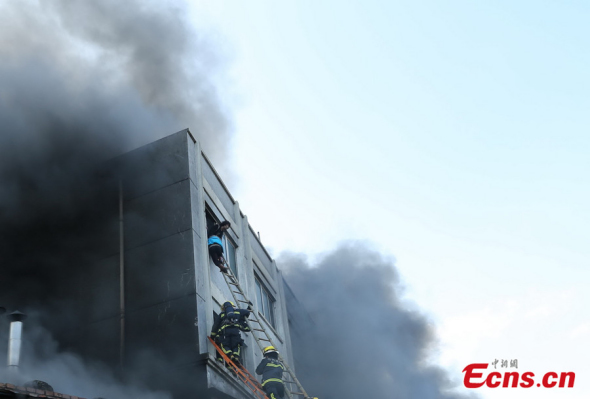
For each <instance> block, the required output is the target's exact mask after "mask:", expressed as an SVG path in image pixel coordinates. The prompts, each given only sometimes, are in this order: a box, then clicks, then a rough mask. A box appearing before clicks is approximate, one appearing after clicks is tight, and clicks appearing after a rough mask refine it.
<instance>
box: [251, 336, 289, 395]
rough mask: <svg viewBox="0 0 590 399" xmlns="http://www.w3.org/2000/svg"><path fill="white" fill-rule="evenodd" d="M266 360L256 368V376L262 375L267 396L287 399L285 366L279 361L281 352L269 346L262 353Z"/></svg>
mask: <svg viewBox="0 0 590 399" xmlns="http://www.w3.org/2000/svg"><path fill="white" fill-rule="evenodd" d="M262 354H263V355H264V359H262V361H261V362H260V364H259V365H258V367H256V374H258V375H260V374H262V388H263V389H264V392H266V396H267V397H269V398H271V399H279V398H284V397H285V385H284V384H283V371H285V366H283V363H281V362H280V361H279V352H278V351H277V350H276V348H275V347H274V346H267V347H266V348H264V350H263V351H262Z"/></svg>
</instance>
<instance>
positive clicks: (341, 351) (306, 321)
mask: <svg viewBox="0 0 590 399" xmlns="http://www.w3.org/2000/svg"><path fill="white" fill-rule="evenodd" d="M278 263H279V264H280V265H281V266H282V268H283V269H284V270H285V279H286V281H287V283H288V285H289V286H290V287H291V289H292V290H293V292H294V294H295V297H296V298H298V301H299V302H300V304H299V303H297V300H295V299H294V297H293V296H289V295H288V296H287V298H288V308H289V312H290V316H291V317H294V318H296V319H297V321H295V320H294V323H293V324H300V325H303V327H301V326H300V327H299V328H297V330H295V331H293V332H292V340H293V352H294V355H295V360H296V365H297V375H298V377H299V378H300V379H301V381H302V383H303V384H304V387H305V389H306V390H307V392H308V393H309V394H311V395H312V396H318V397H320V398H322V399H349V398H350V399H353V398H388V399H389V398H391V399H415V398H420V399H458V398H465V397H466V396H465V395H461V394H457V393H453V392H452V389H453V388H454V387H453V384H452V382H451V380H450V379H449V376H448V375H447V374H446V373H445V372H444V371H443V370H442V369H441V368H439V367H435V366H432V365H429V364H428V363H427V358H428V356H429V355H430V353H431V351H432V350H433V348H434V346H435V342H436V340H435V336H434V331H433V328H432V326H431V325H430V324H429V322H428V320H427V319H426V318H425V316H423V315H422V314H420V313H419V312H417V311H412V310H408V308H407V307H406V306H405V305H404V304H403V303H402V301H401V300H400V296H401V292H402V287H401V284H400V279H399V274H398V272H397V269H396V267H395V262H394V260H393V259H391V258H386V257H384V256H383V255H381V254H380V253H378V252H376V251H374V250H371V249H369V247H368V246H367V244H366V243H362V242H349V243H346V244H343V245H341V246H340V247H338V248H337V249H336V250H334V251H332V252H330V253H328V254H327V255H326V256H324V257H323V259H322V260H321V261H319V263H318V264H317V265H314V266H310V265H309V264H308V262H307V260H306V259H305V258H304V257H303V256H301V255H294V254H284V255H282V256H281V258H280V260H279V262H278ZM289 298H290V299H289ZM301 305H303V308H305V309H306V310H307V311H308V313H309V314H308V316H305V315H304V314H303V312H301V309H302V307H301Z"/></svg>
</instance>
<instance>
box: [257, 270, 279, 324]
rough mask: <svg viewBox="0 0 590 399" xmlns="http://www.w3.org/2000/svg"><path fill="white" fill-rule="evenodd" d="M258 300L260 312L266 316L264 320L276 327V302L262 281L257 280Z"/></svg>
mask: <svg viewBox="0 0 590 399" xmlns="http://www.w3.org/2000/svg"><path fill="white" fill-rule="evenodd" d="M256 299H257V304H258V310H259V311H260V313H262V314H263V315H264V318H265V319H266V320H268V322H269V323H270V324H271V326H273V327H274V326H275V310H274V306H275V300H274V298H273V297H272V295H270V293H269V292H268V290H267V289H266V288H265V287H264V286H263V285H262V283H261V282H260V280H258V278H256Z"/></svg>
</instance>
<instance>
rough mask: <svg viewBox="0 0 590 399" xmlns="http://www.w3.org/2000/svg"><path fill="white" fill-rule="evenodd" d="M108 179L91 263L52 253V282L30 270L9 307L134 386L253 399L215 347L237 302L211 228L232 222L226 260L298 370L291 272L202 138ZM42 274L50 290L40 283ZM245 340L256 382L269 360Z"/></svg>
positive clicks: (145, 156)
mask: <svg viewBox="0 0 590 399" xmlns="http://www.w3.org/2000/svg"><path fill="white" fill-rule="evenodd" d="M104 175H105V176H110V177H109V178H107V179H106V181H102V180H100V179H99V180H100V181H99V180H97V181H96V185H97V186H96V187H99V190H100V191H99V192H102V190H104V192H105V195H104V198H105V204H104V208H105V209H103V210H102V211H101V212H102V213H101V215H103V214H104V215H105V217H104V221H102V222H100V223H98V225H100V226H98V225H97V224H96V223H95V221H94V220H93V222H92V223H86V224H81V225H82V226H83V228H80V229H79V231H80V234H81V235H85V236H86V235H87V236H88V237H85V239H84V240H80V242H84V243H85V244H84V245H87V246H88V243H90V245H89V246H88V248H86V247H84V248H83V250H77V251H76V252H75V253H76V254H80V253H84V254H88V256H85V257H84V259H81V258H80V256H70V255H69V254H68V249H69V248H71V246H72V245H76V241H73V242H69V243H68V245H69V247H67V248H61V247H60V248H55V249H52V251H53V252H52V253H58V254H59V259H58V261H56V262H53V263H52V264H51V270H50V272H49V273H47V271H48V265H44V264H39V265H37V264H30V265H27V268H28V269H27V270H26V273H21V274H14V275H13V280H14V284H13V285H12V287H13V288H9V289H5V290H3V291H2V292H1V293H0V299H1V300H2V304H3V305H5V306H7V307H10V308H14V307H17V306H18V307H20V308H24V310H26V309H34V313H35V314H37V315H42V316H43V317H41V319H42V322H41V324H43V327H44V328H46V329H47V330H49V332H50V333H51V334H52V336H53V337H54V338H55V340H56V341H57V342H58V343H59V348H60V350H62V351H68V352H73V353H76V354H78V355H80V356H81V357H82V358H83V359H86V360H89V361H99V362H101V363H103V364H105V365H107V366H108V368H109V369H111V370H114V371H116V372H117V374H119V375H120V376H121V378H122V379H123V380H124V381H129V382H137V381H139V382H140V383H141V384H142V385H143V386H147V387H148V388H150V389H154V390H162V391H166V392H171V393H172V394H173V397H174V398H175V399H180V398H182V399H189V398H210V399H228V398H250V397H253V395H252V392H251V391H250V390H249V389H248V388H247V387H246V386H245V385H244V384H243V383H241V382H240V381H239V380H238V379H237V378H235V377H234V375H233V373H232V372H230V371H228V370H227V369H226V368H225V366H224V365H223V363H222V362H219V361H218V360H216V351H215V349H214V347H213V346H212V344H211V343H210V342H209V340H208V336H209V335H210V332H211V327H212V325H213V321H214V317H215V314H216V313H219V312H220V306H221V304H223V303H224V302H225V301H227V300H231V301H234V299H233V296H232V292H231V291H230V287H229V286H228V284H227V283H226V282H225V280H224V278H223V275H222V274H221V272H220V271H219V269H218V268H217V267H216V266H215V265H214V264H213V262H212V260H211V259H210V256H209V254H208V247H207V225H208V224H209V225H211V224H212V223H214V222H219V221H223V220H228V221H230V222H231V228H230V229H229V230H228V231H227V232H226V234H225V238H224V240H225V248H226V259H227V261H228V262H229V264H230V266H231V268H232V271H233V272H234V274H235V276H236V277H237V279H238V280H239V283H240V287H241V288H242V289H243V290H244V292H245V293H246V296H247V297H248V299H250V301H252V302H253V308H254V311H255V312H257V314H258V318H259V320H260V321H261V323H263V324H264V328H265V330H266V331H267V332H268V333H269V335H270V336H271V339H272V341H273V342H274V343H275V345H276V346H277V347H278V350H279V351H280V352H281V355H282V357H283V358H284V360H285V361H286V362H287V363H288V365H289V366H290V367H291V369H293V370H295V367H294V366H295V365H294V364H293V353H292V348H291V337H290V327H289V319H288V313H287V308H286V306H287V303H286V300H285V291H286V289H287V288H286V286H285V285H284V282H283V278H282V275H281V271H280V270H279V269H278V268H277V265H276V263H275V261H274V260H273V259H272V258H271V256H270V255H269V254H268V252H267V251H266V250H265V248H264V246H263V245H262V243H261V242H260V240H259V237H258V235H257V234H255V232H254V230H253V229H252V227H251V226H250V224H249V222H248V218H247V217H246V216H245V214H244V213H243V212H242V210H241V209H240V206H239V204H238V202H237V201H236V200H235V199H234V198H233V197H232V195H231V194H230V192H229V191H228V189H227V187H226V186H225V185H224V183H223V181H222V180H221V178H220V177H219V175H218V174H217V172H216V171H215V169H214V167H213V165H212V164H211V162H210V161H209V160H208V159H207V157H206V156H205V154H204V153H203V151H202V149H201V146H200V144H199V142H198V141H197V140H196V139H195V137H194V136H193V135H192V134H191V133H190V131H188V130H183V131H180V132H177V133H175V134H172V135H170V136H168V137H165V138H163V139H161V140H158V141H155V142H153V143H150V144H148V145H146V146H143V147H141V148H138V149H136V150H134V151H131V152H129V153H126V154H124V155H122V156H119V157H118V158H116V159H114V160H112V161H111V162H110V163H109V164H108V166H107V167H106V171H105V173H104ZM113 177H114V178H113ZM88 184H93V186H92V187H95V185H94V184H95V182H94V181H89V182H88ZM101 198H102V196H101ZM95 225H96V227H94V226H95ZM56 242H61V240H60V239H59V238H58V239H57V240H56ZM72 253H73V252H72ZM41 271H44V272H45V274H44V275H45V276H50V277H51V280H50V281H49V280H48V282H47V284H43V282H41V283H40V282H39V281H36V280H35V279H37V280H38V278H37V277H35V276H39V275H43V274H40V272H41ZM25 282H26V283H27V284H24V283H25ZM31 283H34V284H33V285H31ZM29 287H36V288H35V289H30V288H29ZM241 305H243V306H242V307H245V306H246V304H243V303H242V304H241ZM33 318H34V317H32V318H31V319H33ZM31 323H33V321H31ZM26 329H27V327H26V326H25V335H26ZM242 336H243V338H244V340H245V344H246V345H245V346H244V347H243V348H242V363H243V364H244V366H245V367H246V368H247V369H248V370H249V371H250V372H251V373H252V374H254V373H253V372H254V370H255V368H256V366H257V364H258V363H259V362H260V360H261V359H262V355H261V352H260V349H259V347H258V345H257V343H256V342H255V341H254V339H253V333H247V334H244V333H242ZM25 338H26V337H25ZM24 361H25V362H26V359H25V360H24ZM23 366H25V365H23ZM0 382H7V381H0ZM48 382H49V383H50V384H51V383H52V382H51V381H48ZM56 389H58V390H59V387H58V386H56ZM68 393H69V394H74V395H75V394H76V392H68ZM96 396H100V393H97V395H96Z"/></svg>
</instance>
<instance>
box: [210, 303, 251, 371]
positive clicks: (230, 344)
mask: <svg viewBox="0 0 590 399" xmlns="http://www.w3.org/2000/svg"><path fill="white" fill-rule="evenodd" d="M235 306H236V305H235V304H234V303H233V302H230V301H227V302H225V303H224V304H223V305H222V306H221V313H220V314H219V317H217V318H216V319H215V321H214V323H213V328H212V329H211V338H213V340H215V341H216V342H219V344H220V346H221V350H223V352H224V353H225V354H226V355H227V356H228V357H229V358H230V359H231V360H232V361H233V362H234V363H236V364H238V363H240V348H241V346H242V344H243V343H244V340H243V339H242V337H241V336H240V331H244V332H249V331H250V327H249V326H248V323H247V322H246V319H247V318H248V316H250V311H251V310H252V308H251V307H250V306H248V309H236V308H235Z"/></svg>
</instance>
